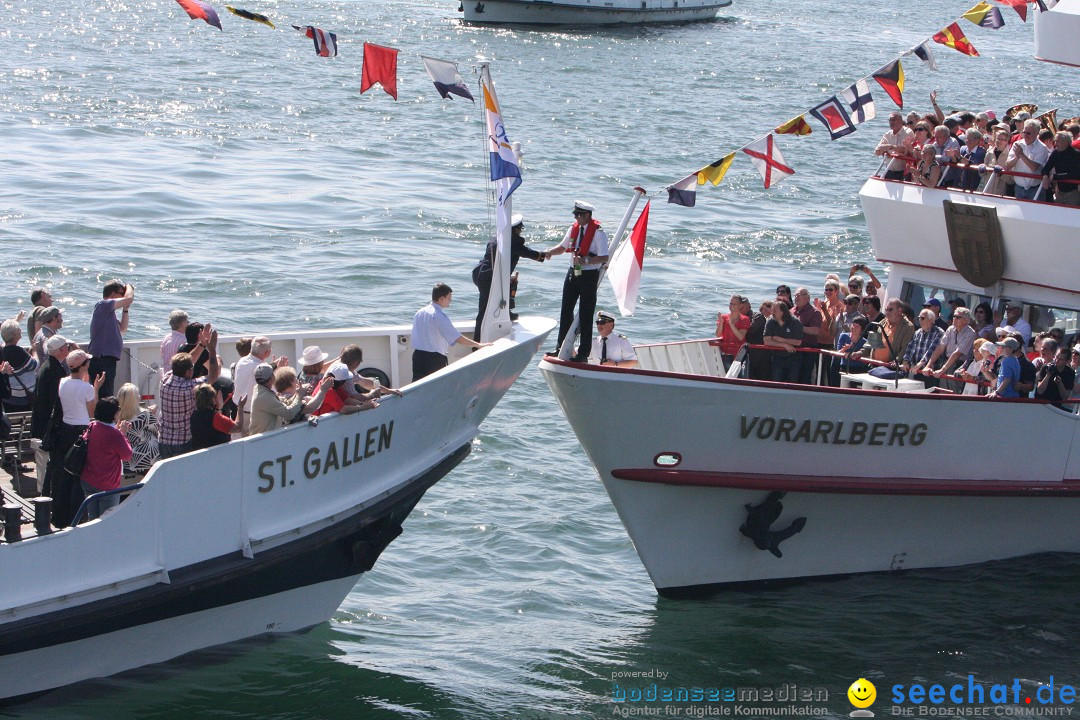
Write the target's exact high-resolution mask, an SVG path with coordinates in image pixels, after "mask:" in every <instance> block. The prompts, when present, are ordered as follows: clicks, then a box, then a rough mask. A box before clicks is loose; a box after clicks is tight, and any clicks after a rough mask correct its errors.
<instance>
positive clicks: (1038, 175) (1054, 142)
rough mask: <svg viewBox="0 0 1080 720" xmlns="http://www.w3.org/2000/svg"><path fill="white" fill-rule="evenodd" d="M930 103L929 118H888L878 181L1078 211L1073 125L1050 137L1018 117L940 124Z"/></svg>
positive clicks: (975, 117)
mask: <svg viewBox="0 0 1080 720" xmlns="http://www.w3.org/2000/svg"><path fill="white" fill-rule="evenodd" d="M930 99H931V102H932V103H933V108H934V112H932V113H929V114H926V115H920V114H919V113H917V112H910V113H908V114H907V116H906V117H905V116H904V115H902V114H901V113H899V112H893V113H892V114H891V115H890V116H889V131H888V132H886V133H885V134H884V135H883V136H882V138H881V142H879V143H878V146H877V149H876V150H875V153H876V154H877V155H880V156H882V157H883V170H884V177H885V179H886V180H905V181H908V182H915V183H920V184H922V185H925V186H927V187H949V188H958V189H961V190H969V191H977V192H983V193H987V194H991V195H1002V196H1007V197H1015V198H1019V199H1023V200H1042V201H1046V202H1056V203H1059V204H1063V205H1072V206H1078V205H1080V184H1078V183H1080V122H1075V121H1070V122H1066V123H1065V125H1064V127H1063V128H1061V129H1060V130H1058V131H1057V132H1055V131H1054V130H1053V129H1052V128H1051V125H1050V121H1049V120H1048V119H1047V118H1046V117H1045V116H1044V117H1042V118H1041V119H1037V118H1032V117H1031V113H1029V112H1026V111H1020V112H1017V113H1016V114H1015V115H1011V116H1010V115H1006V116H1005V117H1003V118H1002V119H1000V120H999V119H998V118H997V115H996V113H994V112H993V111H990V110H988V111H985V112H979V113H971V112H958V113H953V114H951V115H948V116H946V115H945V113H944V112H942V110H941V108H940V107H938V104H937V96H936V94H934V93H931V95H930Z"/></svg>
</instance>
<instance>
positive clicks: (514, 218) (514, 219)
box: [510, 213, 525, 227]
mask: <svg viewBox="0 0 1080 720" xmlns="http://www.w3.org/2000/svg"><path fill="white" fill-rule="evenodd" d="M523 222H525V216H524V215H522V214H521V213H514V214H513V215H511V216H510V227H517V226H518V225H520V224H521V223H523Z"/></svg>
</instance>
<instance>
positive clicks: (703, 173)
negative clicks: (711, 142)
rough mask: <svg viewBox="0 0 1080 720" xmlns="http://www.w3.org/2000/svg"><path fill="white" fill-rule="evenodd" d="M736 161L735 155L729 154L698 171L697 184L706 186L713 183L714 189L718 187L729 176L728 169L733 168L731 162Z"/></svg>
mask: <svg viewBox="0 0 1080 720" xmlns="http://www.w3.org/2000/svg"><path fill="white" fill-rule="evenodd" d="M734 159H735V153H728V154H727V155H725V156H724V157H722V158H720V159H719V160H717V161H716V162H714V163H710V164H708V165H706V166H705V167H703V168H701V169H700V170H698V171H697V184H698V185H704V184H705V183H706V182H711V183H712V184H713V187H716V186H717V185H719V184H720V182H721V181H722V180H723V179H724V176H725V175H727V171H728V168H730V167H731V161H732V160H734Z"/></svg>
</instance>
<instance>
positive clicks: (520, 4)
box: [460, 0, 731, 25]
mask: <svg viewBox="0 0 1080 720" xmlns="http://www.w3.org/2000/svg"><path fill="white" fill-rule="evenodd" d="M729 5H731V0H462V3H461V6H460V9H461V11H462V12H463V13H464V14H465V22H468V23H474V24H477V25H511V24H522V25H626V24H642V23H672V22H691V21H695V20H711V19H713V18H715V17H716V13H717V11H718V10H720V9H721V8H725V7H728V6H729Z"/></svg>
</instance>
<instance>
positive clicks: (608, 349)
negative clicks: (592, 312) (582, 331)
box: [589, 310, 638, 367]
mask: <svg viewBox="0 0 1080 720" xmlns="http://www.w3.org/2000/svg"><path fill="white" fill-rule="evenodd" d="M614 330H615V316H614V315H611V314H610V313H606V312H604V311H603V310H600V311H599V312H597V313H596V332H597V334H598V335H599V337H597V338H596V339H595V340H593V344H592V353H590V355H589V362H590V363H591V364H593V365H609V366H613V367H636V366H637V364H638V359H637V352H636V351H635V350H634V344H633V343H632V342H630V341H629V340H627V339H626V336H625V335H619V334H618V333H616V332H614Z"/></svg>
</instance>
